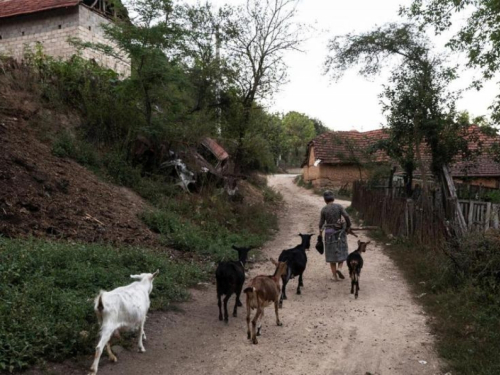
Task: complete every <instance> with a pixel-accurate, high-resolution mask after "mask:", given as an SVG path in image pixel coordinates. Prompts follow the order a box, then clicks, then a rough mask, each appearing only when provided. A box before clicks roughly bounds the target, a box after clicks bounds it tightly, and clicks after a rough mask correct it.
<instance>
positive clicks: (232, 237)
mask: <svg viewBox="0 0 500 375" xmlns="http://www.w3.org/2000/svg"><path fill="white" fill-rule="evenodd" d="M142 219H143V221H144V222H145V223H146V224H147V225H148V226H149V227H150V228H151V229H152V230H153V231H155V232H157V233H160V234H161V235H162V238H163V240H164V241H165V243H166V244H167V245H169V246H172V247H174V248H176V249H178V250H181V251H191V252H195V253H198V254H200V255H204V256H210V257H211V258H212V259H213V260H216V261H219V260H225V259H233V258H234V252H233V251H232V250H231V246H232V245H239V246H255V247H257V246H261V245H262V244H264V243H265V241H266V240H267V239H268V238H269V235H270V229H269V228H267V230H263V231H262V232H258V231H257V230H256V229H257V228H251V227H250V228H249V227H247V228H240V229H239V230H234V231H233V230H231V229H230V228H228V227H226V226H224V225H221V224H219V223H217V222H216V221H213V220H212V221H201V223H200V224H196V223H194V222H193V221H192V220H189V219H186V218H185V217H183V216H181V215H180V214H179V213H176V212H174V211H172V210H166V209H165V210H155V211H151V212H147V213H145V214H143V216H142ZM238 219H239V218H237V217H235V218H233V220H234V222H233V223H229V222H228V224H229V225H230V226H237V222H238ZM262 219H263V221H264V223H267V224H268V225H271V227H274V228H275V227H276V223H270V220H269V219H267V220H265V218H264V217H262ZM256 220H258V217H257V218H256ZM273 224H274V225H273ZM252 229H253V230H252Z"/></svg>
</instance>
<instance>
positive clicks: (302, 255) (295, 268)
mask: <svg viewBox="0 0 500 375" xmlns="http://www.w3.org/2000/svg"><path fill="white" fill-rule="evenodd" d="M299 236H300V237H301V238H302V243H301V244H300V245H297V246H295V247H294V248H293V249H288V250H283V251H282V252H281V254H280V256H279V258H278V261H280V262H286V264H287V266H288V267H287V272H286V274H284V275H283V276H282V277H281V278H282V280H283V288H282V289H281V296H280V303H279V306H280V307H283V300H284V299H287V297H286V285H287V284H288V281H289V280H290V279H293V278H294V277H295V276H298V277H299V285H298V286H297V294H300V293H301V292H300V288H301V287H303V286H304V283H303V282H302V274H303V273H304V271H305V270H306V265H307V255H306V250H309V248H310V247H311V237H312V236H314V235H313V234H299Z"/></svg>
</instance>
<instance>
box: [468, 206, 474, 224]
mask: <svg viewBox="0 0 500 375" xmlns="http://www.w3.org/2000/svg"><path fill="white" fill-rule="evenodd" d="M468 216H469V217H468V218H467V227H468V228H469V230H470V229H471V228H472V223H473V222H474V202H473V201H469V215H468Z"/></svg>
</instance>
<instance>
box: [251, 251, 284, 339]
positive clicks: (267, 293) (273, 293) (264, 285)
mask: <svg viewBox="0 0 500 375" xmlns="http://www.w3.org/2000/svg"><path fill="white" fill-rule="evenodd" d="M271 262H272V263H273V264H274V265H275V266H276V270H275V272H274V275H273V276H264V275H261V276H256V277H254V278H253V279H252V280H250V284H249V285H250V286H249V287H248V288H246V289H245V290H244V292H245V294H246V295H247V336H248V339H249V340H250V339H252V342H253V343H254V344H258V341H257V336H260V329H261V327H262V318H263V317H264V308H265V307H267V306H270V305H271V304H272V303H274V311H275V313H276V324H277V325H278V326H282V325H283V324H282V323H281V321H280V317H279V314H278V305H279V299H280V294H281V293H280V292H281V290H280V280H281V276H282V275H284V274H285V273H286V270H287V265H286V263H285V262H279V263H278V262H277V261H275V260H274V259H271ZM254 309H257V312H256V314H255V316H254V318H253V320H252V331H250V310H254ZM257 321H259V327H258V329H257V332H255V327H256V325H257Z"/></svg>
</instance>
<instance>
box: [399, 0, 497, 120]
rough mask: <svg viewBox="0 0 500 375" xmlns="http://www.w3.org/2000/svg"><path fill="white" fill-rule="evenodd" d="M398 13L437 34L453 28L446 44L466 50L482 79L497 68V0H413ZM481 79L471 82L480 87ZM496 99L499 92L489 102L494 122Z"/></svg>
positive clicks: (493, 72)
mask: <svg viewBox="0 0 500 375" xmlns="http://www.w3.org/2000/svg"><path fill="white" fill-rule="evenodd" d="M400 14H401V15H403V16H407V17H408V18H410V19H412V20H414V21H416V22H417V23H418V24H419V25H420V27H421V29H423V28H424V27H425V26H428V25H430V26H433V27H434V31H435V33H436V34H438V35H439V34H442V33H444V32H446V31H449V30H453V31H454V32H456V33H455V35H454V36H452V37H451V39H450V40H449V41H448V43H447V46H448V47H449V48H450V49H451V50H452V51H454V52H465V54H466V55H467V58H468V61H467V66H468V67H472V68H479V69H481V70H482V72H483V77H484V79H486V80H490V79H493V78H494V77H495V76H496V74H497V73H498V72H499V71H500V58H499V54H500V27H499V23H498V17H499V15H500V8H499V6H498V2H497V1H455V0H427V1H422V0H414V1H413V2H412V4H411V5H410V6H408V7H402V8H401V10H400ZM457 14H458V15H459V16H458V17H457V16H456V15H457ZM457 20H460V24H459V25H458V27H457V25H454V23H455V22H456V21H457ZM456 30H458V31H456ZM483 82H484V80H476V81H475V82H473V86H474V87H476V88H481V87H482V85H483ZM498 99H500V96H498V97H497V102H496V103H494V104H493V105H492V106H491V109H492V110H493V113H492V119H493V120H494V121H495V122H496V123H497V124H498V123H499V122H500V101H499V100H498Z"/></svg>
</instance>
